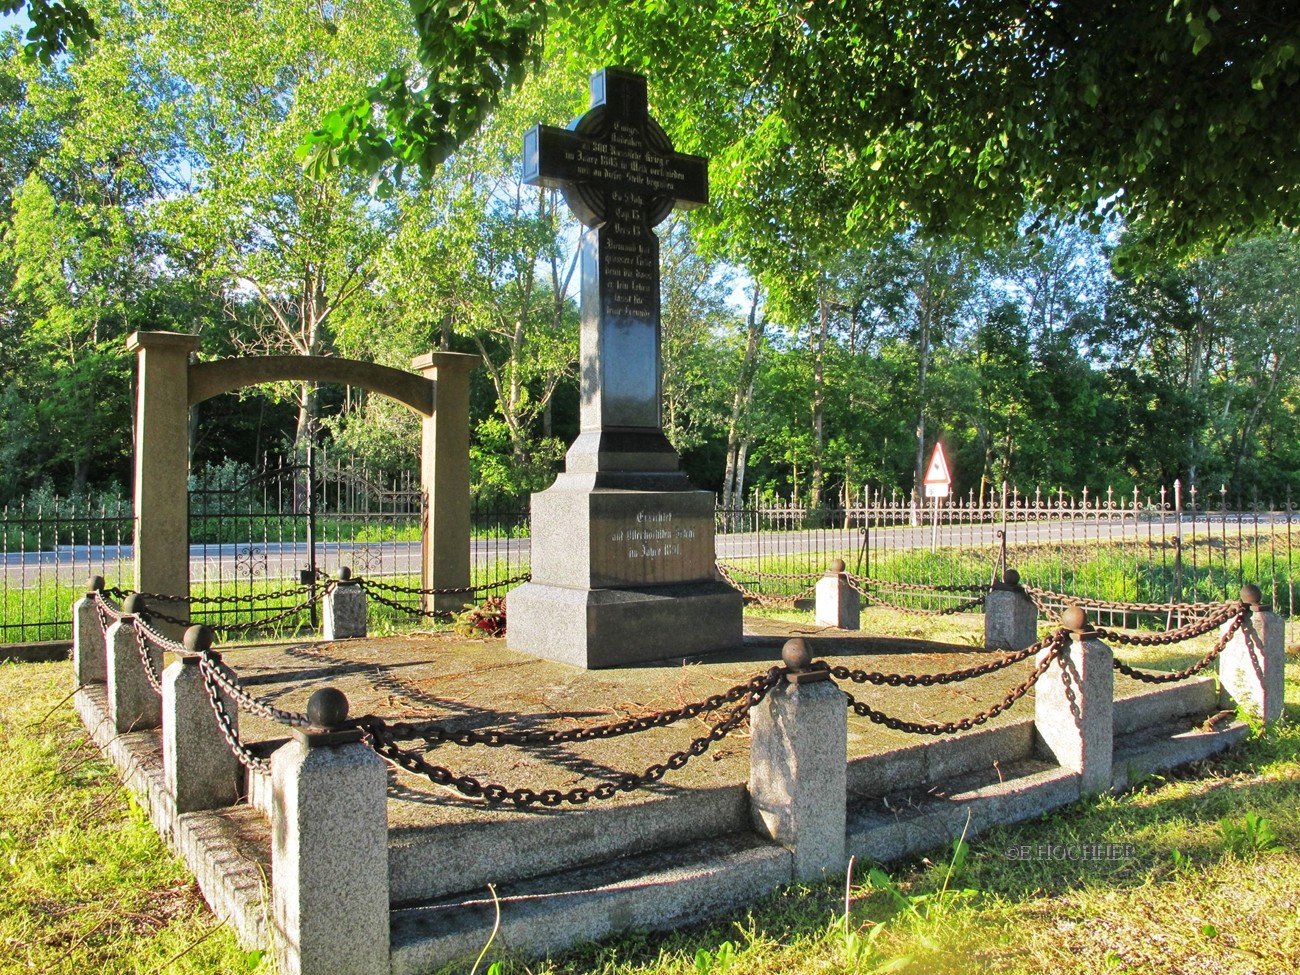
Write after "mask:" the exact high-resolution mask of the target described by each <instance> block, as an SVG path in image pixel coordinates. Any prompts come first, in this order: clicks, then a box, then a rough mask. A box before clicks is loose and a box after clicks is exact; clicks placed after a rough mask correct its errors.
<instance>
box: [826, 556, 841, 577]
mask: <svg viewBox="0 0 1300 975" xmlns="http://www.w3.org/2000/svg"><path fill="white" fill-rule="evenodd" d="M844 568H845V566H844V560H843V559H834V560H833V561H832V562H831V565H830V568H829V569H828V570H827V572H828V573H829V574H830V575H839V574H840V573H841V572H843V571H844Z"/></svg>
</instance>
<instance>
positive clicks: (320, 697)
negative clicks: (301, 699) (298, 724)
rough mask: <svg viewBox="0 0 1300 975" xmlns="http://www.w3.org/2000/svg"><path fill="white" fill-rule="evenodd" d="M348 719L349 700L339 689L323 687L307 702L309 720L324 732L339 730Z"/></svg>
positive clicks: (313, 725)
mask: <svg viewBox="0 0 1300 975" xmlns="http://www.w3.org/2000/svg"><path fill="white" fill-rule="evenodd" d="M347 719H348V699H347V697H346V696H345V695H344V693H343V692H342V691H340V690H339V689H338V688H337V687H322V688H321V689H320V690H319V691H317V692H316V693H314V694H313V695H312V696H311V697H310V698H309V699H308V700H307V720H308V721H310V722H311V723H312V727H314V728H320V729H322V730H324V731H332V730H333V729H335V728H338V727H339V726H340V725H342V724H343V722H345V721H346V720H347Z"/></svg>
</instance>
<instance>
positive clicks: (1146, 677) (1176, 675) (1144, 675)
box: [1098, 605, 1250, 684]
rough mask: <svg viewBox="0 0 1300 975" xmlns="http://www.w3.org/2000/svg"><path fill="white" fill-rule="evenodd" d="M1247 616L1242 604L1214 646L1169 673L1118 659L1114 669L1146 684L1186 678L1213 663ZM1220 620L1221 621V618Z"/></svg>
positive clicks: (1167, 682) (1247, 608) (1245, 608)
mask: <svg viewBox="0 0 1300 975" xmlns="http://www.w3.org/2000/svg"><path fill="white" fill-rule="evenodd" d="M1249 616H1250V607H1249V606H1245V605H1243V606H1242V607H1241V609H1240V610H1239V611H1238V612H1237V614H1236V615H1235V616H1234V617H1233V618H1232V622H1231V623H1229V624H1228V628H1227V629H1226V630H1224V631H1223V632H1222V633H1221V634H1219V639H1218V640H1216V641H1215V643H1214V646H1213V647H1211V648H1210V651H1209V652H1208V653H1207V654H1206V655H1205V656H1204V657H1202V658H1201V659H1200V660H1198V661H1196V663H1194V664H1191V665H1190V666H1188V667H1184V668H1183V669H1182V670H1175V671H1171V672H1169V673H1163V672H1161V673H1156V672H1152V671H1149V670H1138V669H1137V668H1136V667H1132V666H1130V665H1129V664H1126V663H1122V662H1121V661H1119V660H1116V661H1115V662H1114V666H1115V669H1116V670H1118V671H1119V672H1120V673H1121V674H1123V675H1124V676H1125V677H1132V678H1133V679H1134V680H1140V681H1142V682H1143V683H1146V684H1170V683H1173V682H1175V681H1180V680H1186V679H1187V678H1189V677H1191V676H1192V675H1194V674H1198V673H1200V672H1201V671H1202V670H1204V669H1205V668H1206V667H1208V666H1209V665H1210V664H1211V663H1213V662H1214V660H1215V659H1216V658H1217V657H1218V656H1219V654H1221V653H1223V650H1224V648H1225V647H1227V645H1228V642H1229V641H1230V640H1231V639H1232V637H1233V635H1234V634H1235V633H1236V632H1237V631H1238V630H1239V629H1241V627H1242V625H1243V624H1244V623H1245V622H1246V620H1247V619H1248V618H1249ZM1220 622H1223V621H1222V620H1221V621H1220ZM1216 625H1218V624H1216ZM1101 635H1102V634H1101V631H1099V632H1098V636H1101ZM1123 635H1124V634H1114V636H1116V637H1119V636H1123ZM1121 642H1125V641H1122V640H1121ZM1129 642H1136V641H1129ZM1146 645H1148V646H1149V645H1150V644H1146Z"/></svg>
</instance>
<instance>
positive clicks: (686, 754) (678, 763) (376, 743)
mask: <svg viewBox="0 0 1300 975" xmlns="http://www.w3.org/2000/svg"><path fill="white" fill-rule="evenodd" d="M784 675H785V671H784V670H783V669H782V668H780V667H773V668H772V669H771V670H769V671H768V672H767V673H766V674H760V675H758V676H756V677H754V678H753V679H752V680H750V681H749V682H748V683H747V684H746V685H744V686H745V688H746V693H745V695H744V699H743V700H742V701H740V702H739V703H738V704H736V706H735V707H734V708H732V710H731V713H730V714H728V715H727V717H726V718H724V719H723V720H722V721H720V722H718V724H716V725H714V726H713V727H712V728H710V729H709V732H708V734H706V735H702V736H700V737H699V738H696V739H695V740H694V741H692V742H691V743H690V745H688V746H687V747H686V748H685V749H684V750H682V751H679V752H674V753H673V754H672V755H669V756H668V758H666V759H665V760H664V761H663V762H657V763H655V764H654V765H651V766H649V767H647V768H646V769H645V771H643V772H641V773H640V774H639V775H635V774H625V775H621V776H619V778H618V780H617V781H614V782H601V783H599V784H598V785H595V786H592V787H588V786H577V787H575V788H573V789H569V790H568V791H567V792H562V791H560V790H559V789H543V790H541V791H540V792H539V791H536V790H534V789H529V788H520V789H507V788H506V787H505V786H503V785H498V784H496V783H487V784H484V783H483V782H481V781H479V780H478V779H476V778H474V777H473V776H470V775H457V774H456V773H455V772H453V771H451V770H450V769H448V768H444V767H443V766H441V765H434V764H432V763H431V762H428V761H427V760H425V758H424V756H423V755H420V754H418V753H417V752H414V751H409V750H407V749H404V748H401V747H400V746H399V745H398V744H397V742H396V740H395V739H393V738H391V737H389V736H388V735H387V734H386V732H387V730H388V729H387V726H386V725H381V724H379V723H377V722H374V721H373V719H364V720H363V721H362V722H358V724H359V725H360V726H361V727H362V728H363V730H364V731H365V732H366V737H365V740H366V741H367V743H368V744H369V745H370V747H371V748H373V749H374V750H375V751H376V752H378V753H379V754H380V755H383V756H385V757H386V758H388V759H390V760H391V761H392V762H394V763H395V764H396V765H399V766H401V767H402V768H404V769H406V770H407V771H408V772H413V773H415V774H417V775H424V776H427V777H428V778H429V780H430V781H431V782H433V783H434V784H436V785H442V786H450V787H451V788H453V789H455V790H456V791H457V792H459V793H460V794H461V795H463V796H467V797H468V798H471V799H485V800H487V802H488V803H489V804H492V805H496V804H498V803H501V802H505V801H506V800H509V801H510V802H512V803H514V805H515V806H517V807H518V808H520V809H525V808H527V807H529V806H532V805H534V804H538V805H542V806H546V807H554V806H559V805H563V804H566V803H567V804H569V805H582V804H583V803H586V802H590V801H591V800H593V799H596V800H606V799H612V798H613V797H614V796H615V795H617V794H618V793H620V792H632V791H633V790H635V789H640V788H643V787H645V786H646V785H649V784H651V783H654V782H658V781H659V780H660V779H662V778H663V777H664V775H665V774H666V773H667V772H669V771H673V770H677V769H681V768H683V767H684V766H685V765H686V763H687V762H689V761H690V760H691V759H692V758H694V757H697V756H699V755H703V754H704V753H705V752H707V751H708V750H709V747H710V746H711V745H712V744H713V743H714V742H715V741H721V740H722V739H723V738H725V737H727V735H729V734H730V733H731V732H732V731H734V730H735V729H736V728H737V727H739V726H740V725H741V724H742V723H744V722H745V721H746V720H747V718H748V717H749V709H750V708H752V707H754V706H755V705H757V704H758V703H759V702H760V701H762V700H763V698H764V697H766V696H767V693H768V691H770V690H771V689H772V688H773V687H775V686H776V684H777V683H778V682H779V681H780V680H782V678H783V677H784Z"/></svg>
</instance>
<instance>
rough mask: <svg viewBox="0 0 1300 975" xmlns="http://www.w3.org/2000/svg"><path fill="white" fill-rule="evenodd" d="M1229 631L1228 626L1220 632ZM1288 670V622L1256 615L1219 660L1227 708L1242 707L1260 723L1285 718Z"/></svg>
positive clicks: (1224, 702)
mask: <svg viewBox="0 0 1300 975" xmlns="http://www.w3.org/2000/svg"><path fill="white" fill-rule="evenodd" d="M1227 628H1228V624H1226V623H1225V624H1224V625H1223V626H1222V627H1220V632H1222V631H1223V630H1226V629H1227ZM1285 667H1286V630H1285V621H1284V620H1283V619H1282V617H1280V616H1278V615H1277V614H1276V613H1270V612H1265V611H1257V612H1255V613H1252V614H1251V616H1250V618H1249V619H1247V620H1246V622H1245V623H1244V624H1243V625H1242V627H1241V628H1240V629H1238V630H1237V632H1236V633H1234V634H1233V636H1232V639H1231V640H1230V641H1228V645H1227V646H1226V647H1224V648H1223V653H1222V655H1221V656H1220V657H1219V678H1220V680H1221V681H1222V682H1223V705H1224V707H1240V708H1241V710H1242V711H1244V712H1245V713H1246V714H1248V715H1250V716H1251V717H1252V718H1253V719H1254V720H1256V721H1276V720H1277V719H1278V718H1280V717H1282V698H1283V694H1284V692H1285V678H1284V676H1283V671H1284V668H1285Z"/></svg>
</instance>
